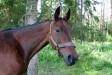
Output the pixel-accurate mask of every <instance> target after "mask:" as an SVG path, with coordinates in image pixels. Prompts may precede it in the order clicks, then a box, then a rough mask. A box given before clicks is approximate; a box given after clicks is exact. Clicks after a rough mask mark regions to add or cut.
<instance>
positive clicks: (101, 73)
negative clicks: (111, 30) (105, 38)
mask: <svg viewBox="0 0 112 75" xmlns="http://www.w3.org/2000/svg"><path fill="white" fill-rule="evenodd" d="M74 43H75V44H76V46H77V52H78V55H79V60H78V61H77V63H76V64H75V65H73V66H67V65H66V64H65V62H64V60H63V59H62V58H59V57H58V55H57V52H56V50H54V49H52V48H51V46H49V45H48V46H47V47H45V48H44V49H43V50H41V51H40V52H39V53H38V54H39V64H38V75H112V42H103V43H101V42H82V44H81V43H80V42H78V41H74Z"/></svg>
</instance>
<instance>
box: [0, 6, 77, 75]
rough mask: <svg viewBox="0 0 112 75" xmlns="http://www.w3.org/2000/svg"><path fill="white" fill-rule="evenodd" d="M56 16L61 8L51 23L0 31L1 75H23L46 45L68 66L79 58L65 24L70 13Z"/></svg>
mask: <svg viewBox="0 0 112 75" xmlns="http://www.w3.org/2000/svg"><path fill="white" fill-rule="evenodd" d="M59 15H60V7H58V8H57V9H56V11H55V14H54V18H53V19H52V20H46V21H43V22H40V23H35V24H33V25H28V26H23V27H20V28H17V29H9V30H3V31H0V75H22V74H23V73H24V72H26V71H27V67H28V64H29V61H30V59H31V58H32V57H33V56H34V55H35V54H36V53H38V52H39V51H40V50H41V49H42V48H43V47H45V46H46V45H47V44H50V45H51V46H52V47H53V48H54V49H56V50H57V51H58V54H59V55H60V56H62V57H63V59H64V60H65V63H66V64H67V65H73V64H75V62H76V61H77V60H78V54H77V52H76V50H75V45H74V44H73V43H72V40H71V37H70V31H71V29H70V25H69V23H68V22H67V21H68V19H69V18H70V9H69V11H68V12H67V14H66V16H65V17H64V18H62V17H59Z"/></svg>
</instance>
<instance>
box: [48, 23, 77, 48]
mask: <svg viewBox="0 0 112 75" xmlns="http://www.w3.org/2000/svg"><path fill="white" fill-rule="evenodd" d="M51 27H52V22H51V24H50V38H49V40H50V39H51V41H52V42H53V44H54V45H55V47H56V49H57V50H59V49H60V48H65V47H76V46H75V45H74V44H73V43H72V42H67V43H62V44H57V43H56V42H55V40H54V38H53V37H52V34H51Z"/></svg>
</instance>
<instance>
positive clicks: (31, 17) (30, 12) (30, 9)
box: [25, 0, 38, 75]
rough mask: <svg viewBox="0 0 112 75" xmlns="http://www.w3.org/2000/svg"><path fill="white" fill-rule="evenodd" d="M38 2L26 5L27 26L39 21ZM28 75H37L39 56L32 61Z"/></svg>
mask: <svg viewBox="0 0 112 75" xmlns="http://www.w3.org/2000/svg"><path fill="white" fill-rule="evenodd" d="M37 2H38V0H27V3H26V4H27V5H26V14H27V15H26V16H25V23H26V24H34V23H35V22H36V19H37V17H36V16H37ZM27 75H37V54H36V55H35V56H34V57H33V58H32V59H31V60H30V63H29V65H28V69H27Z"/></svg>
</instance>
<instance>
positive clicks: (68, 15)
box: [64, 9, 71, 20]
mask: <svg viewBox="0 0 112 75" xmlns="http://www.w3.org/2000/svg"><path fill="white" fill-rule="evenodd" d="M70 12H71V11H70V9H69V10H68V12H67V14H66V16H65V17H64V19H65V20H69V18H70Z"/></svg>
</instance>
